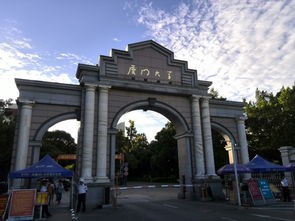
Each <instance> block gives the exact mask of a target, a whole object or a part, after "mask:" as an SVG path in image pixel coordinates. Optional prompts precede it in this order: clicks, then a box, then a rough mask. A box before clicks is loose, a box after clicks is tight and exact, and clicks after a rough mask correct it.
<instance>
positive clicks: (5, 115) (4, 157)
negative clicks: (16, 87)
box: [0, 99, 15, 179]
mask: <svg viewBox="0 0 295 221" xmlns="http://www.w3.org/2000/svg"><path fill="white" fill-rule="evenodd" d="M11 102H12V99H8V100H0V168H1V170H0V179H6V178H7V174H8V172H9V170H10V162H11V153H12V146H13V137H14V129H15V114H14V112H13V109H11V108H10V106H11V105H12V103H11Z"/></svg>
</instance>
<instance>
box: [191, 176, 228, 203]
mask: <svg viewBox="0 0 295 221" xmlns="http://www.w3.org/2000/svg"><path fill="white" fill-rule="evenodd" d="M194 192H195V198H196V199H197V200H201V201H209V200H220V199H222V200H223V199H225V195H224V194H223V192H222V184H221V179H220V177H219V176H217V175H216V176H210V177H208V176H204V177H203V178H201V179H197V178H196V177H195V180H194Z"/></svg>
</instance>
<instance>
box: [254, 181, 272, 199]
mask: <svg viewBox="0 0 295 221" xmlns="http://www.w3.org/2000/svg"><path fill="white" fill-rule="evenodd" d="M258 184H259V187H260V189H261V192H262V195H263V197H264V199H266V200H269V199H274V196H273V194H272V191H271V189H270V186H269V183H268V181H267V180H265V179H259V180H258Z"/></svg>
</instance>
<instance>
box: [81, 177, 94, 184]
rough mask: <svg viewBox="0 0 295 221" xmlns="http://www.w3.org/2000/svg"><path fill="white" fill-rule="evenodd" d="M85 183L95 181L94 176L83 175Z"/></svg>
mask: <svg viewBox="0 0 295 221" xmlns="http://www.w3.org/2000/svg"><path fill="white" fill-rule="evenodd" d="M81 178H83V180H84V182H85V183H87V184H88V183H93V177H81Z"/></svg>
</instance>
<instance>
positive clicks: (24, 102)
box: [16, 99, 35, 106]
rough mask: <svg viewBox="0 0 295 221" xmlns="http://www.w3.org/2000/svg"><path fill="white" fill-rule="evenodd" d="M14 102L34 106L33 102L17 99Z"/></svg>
mask: <svg viewBox="0 0 295 221" xmlns="http://www.w3.org/2000/svg"><path fill="white" fill-rule="evenodd" d="M16 102H17V104H21V105H29V106H33V105H34V104H35V101H32V100H27V99H17V100H16Z"/></svg>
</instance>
